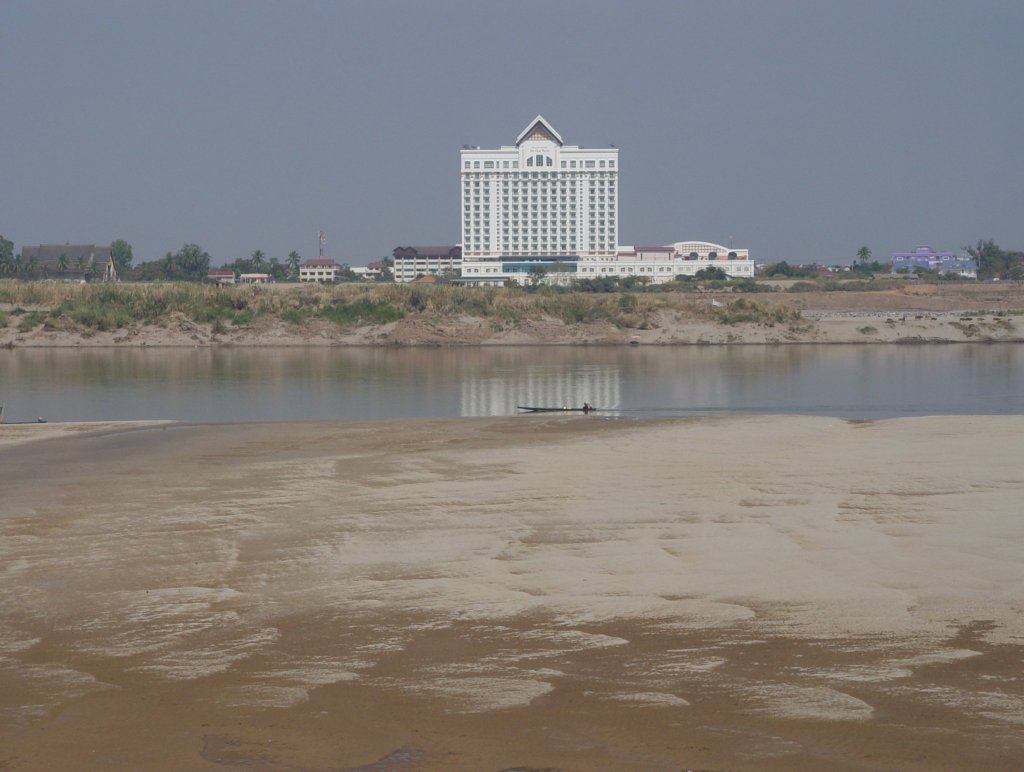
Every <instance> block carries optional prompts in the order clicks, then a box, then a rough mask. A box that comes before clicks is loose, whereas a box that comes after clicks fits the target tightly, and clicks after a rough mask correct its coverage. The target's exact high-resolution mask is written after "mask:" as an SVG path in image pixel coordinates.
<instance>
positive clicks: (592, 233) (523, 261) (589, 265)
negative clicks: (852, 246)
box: [459, 115, 753, 284]
mask: <svg viewBox="0 0 1024 772" xmlns="http://www.w3.org/2000/svg"><path fill="white" fill-rule="evenodd" d="M459 161H460V165H461V176H462V280H463V281H465V282H466V283H470V284H502V283H504V282H505V281H506V280H508V279H512V280H514V281H518V282H519V283H524V282H525V281H526V279H527V275H528V274H529V273H530V272H531V269H533V270H536V269H537V268H542V269H543V270H544V272H545V275H546V277H545V281H549V282H559V283H568V282H571V281H572V280H574V279H590V278H597V277H598V276H644V277H646V278H647V279H648V280H650V281H651V282H654V283H660V282H664V281H670V280H672V279H673V278H674V277H675V276H677V275H679V274H691V275H692V274H694V273H696V272H697V271H698V270H700V269H701V268H704V267H708V266H709V265H712V264H715V265H720V266H721V267H722V268H724V269H725V270H726V271H727V272H728V273H729V274H730V275H734V276H746V275H750V276H752V275H753V263H752V262H751V261H750V260H749V256H748V254H747V250H732V249H731V248H729V249H727V248H726V247H722V246H719V245H716V244H710V243H708V242H693V241H687V242H678V243H677V244H674V245H671V246H669V247H620V246H618V236H619V206H618V199H619V151H618V149H617V148H615V147H608V148H599V149H590V148H581V147H579V146H577V145H566V144H564V143H563V142H562V138H561V136H559V134H558V132H557V131H555V129H554V127H552V126H551V124H549V123H548V122H547V121H546V120H544V118H543V117H542V116H540V115H538V116H537V117H536V118H534V120H533V121H531V122H530V124H529V125H528V126H527V127H526V128H525V129H524V130H523V132H522V133H521V134H520V135H519V136H518V137H517V138H516V144H515V145H512V146H502V147H500V148H498V149H496V150H495V149H481V148H479V147H463V149H462V152H461V153H460V156H459ZM683 249H685V250H686V251H685V252H683V251H682V250H683ZM718 260H722V261H726V262H724V263H718V262H717V261H718Z"/></svg>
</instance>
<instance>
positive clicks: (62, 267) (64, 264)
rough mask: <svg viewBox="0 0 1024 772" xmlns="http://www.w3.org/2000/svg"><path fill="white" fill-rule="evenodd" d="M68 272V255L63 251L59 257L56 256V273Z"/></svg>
mask: <svg viewBox="0 0 1024 772" xmlns="http://www.w3.org/2000/svg"><path fill="white" fill-rule="evenodd" d="M67 272H68V256H67V255H66V254H64V253H63V252H61V253H60V257H58V258H57V273H67Z"/></svg>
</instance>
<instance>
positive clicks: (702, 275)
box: [693, 265, 729, 280]
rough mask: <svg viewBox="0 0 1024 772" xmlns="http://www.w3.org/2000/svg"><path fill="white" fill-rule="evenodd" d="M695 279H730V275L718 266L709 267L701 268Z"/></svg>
mask: <svg viewBox="0 0 1024 772" xmlns="http://www.w3.org/2000/svg"><path fill="white" fill-rule="evenodd" d="M693 278H695V279H704V280H708V279H719V280H722V279H728V278H729V274H727V273H726V272H725V271H724V270H722V269H721V268H719V267H718V266H716V265H709V266H708V267H707V268H701V269H700V270H699V271H697V273H695V274H694V276H693Z"/></svg>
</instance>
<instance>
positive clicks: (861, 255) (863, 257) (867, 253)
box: [857, 245, 871, 263]
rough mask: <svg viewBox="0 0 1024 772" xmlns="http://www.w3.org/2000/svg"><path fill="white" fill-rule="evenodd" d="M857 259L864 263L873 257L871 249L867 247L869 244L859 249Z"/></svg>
mask: <svg viewBox="0 0 1024 772" xmlns="http://www.w3.org/2000/svg"><path fill="white" fill-rule="evenodd" d="M857 259H858V260H859V261H860V262H862V263H866V262H867V261H868V260H870V259H871V250H870V249H868V248H867V245H865V246H863V247H861V248H860V249H858V250H857Z"/></svg>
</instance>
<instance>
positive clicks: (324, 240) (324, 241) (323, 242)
mask: <svg viewBox="0 0 1024 772" xmlns="http://www.w3.org/2000/svg"><path fill="white" fill-rule="evenodd" d="M326 244H327V236H326V235H325V234H324V232H323V231H320V259H321V260H323V259H324V245H326Z"/></svg>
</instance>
